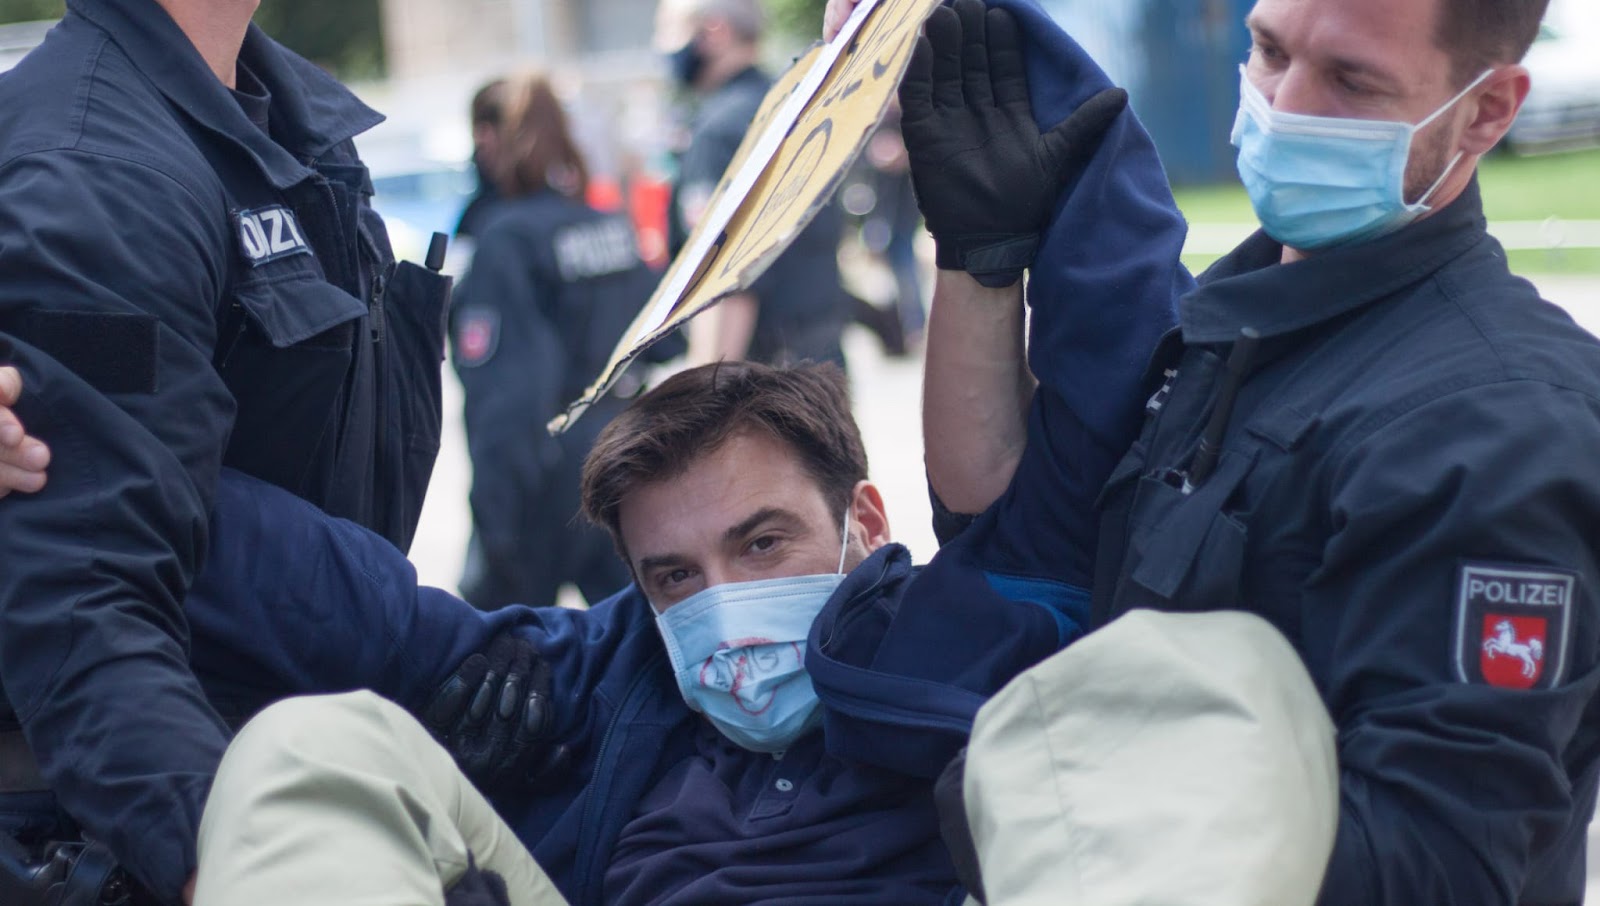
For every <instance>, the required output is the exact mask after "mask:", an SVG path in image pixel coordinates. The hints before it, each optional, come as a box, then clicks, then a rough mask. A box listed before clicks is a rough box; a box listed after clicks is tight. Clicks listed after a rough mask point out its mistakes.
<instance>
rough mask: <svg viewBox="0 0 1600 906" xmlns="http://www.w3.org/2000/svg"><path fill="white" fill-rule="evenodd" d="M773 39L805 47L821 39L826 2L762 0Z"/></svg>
mask: <svg viewBox="0 0 1600 906" xmlns="http://www.w3.org/2000/svg"><path fill="white" fill-rule="evenodd" d="M762 2H763V5H764V6H765V7H766V10H767V15H768V17H769V18H770V20H771V29H772V31H773V33H774V37H778V38H781V39H785V40H789V41H793V42H795V43H796V44H798V45H800V46H805V45H807V44H810V43H811V42H813V41H816V40H818V39H820V38H821V37H822V11H823V9H824V8H826V7H827V5H828V0H762Z"/></svg>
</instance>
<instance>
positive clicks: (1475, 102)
mask: <svg viewBox="0 0 1600 906" xmlns="http://www.w3.org/2000/svg"><path fill="white" fill-rule="evenodd" d="M1531 84H1532V82H1531V80H1530V79H1529V77H1528V70H1527V68H1526V67H1524V66H1520V65H1517V66H1504V67H1501V68H1499V69H1497V70H1495V72H1494V74H1493V75H1491V76H1489V77H1488V78H1487V79H1484V81H1483V84H1482V85H1479V86H1478V87H1477V89H1476V90H1475V91H1474V92H1473V94H1472V95H1471V96H1470V97H1469V98H1468V99H1467V101H1468V103H1470V104H1471V105H1472V107H1471V109H1472V110H1473V118H1472V121H1471V122H1470V123H1468V124H1467V129H1466V131H1465V132H1463V133H1462V135H1461V150H1462V151H1463V152H1464V153H1466V154H1474V155H1477V154H1487V153H1488V151H1489V149H1490V148H1493V147H1494V146H1495V144H1496V143H1497V142H1499V141H1500V139H1502V138H1504V137H1505V134H1506V132H1508V131H1509V130H1510V129H1511V121H1512V120H1515V119H1516V118H1517V111H1518V110H1521V109H1522V102H1523V101H1524V100H1527V97H1528V88H1529V86H1530V85H1531Z"/></svg>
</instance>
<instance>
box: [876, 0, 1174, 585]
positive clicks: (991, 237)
mask: <svg viewBox="0 0 1600 906" xmlns="http://www.w3.org/2000/svg"><path fill="white" fill-rule="evenodd" d="M901 95H902V105H903V106H904V108H905V111H906V112H905V120H904V123H903V128H904V132H905V135H906V144H907V148H908V150H909V152H910V155H911V162H912V174H913V179H914V180H915V181H916V185H917V190H918V201H919V203H920V204H921V206H922V209H923V213H924V215H925V216H926V217H927V220H928V224H929V229H930V230H931V231H932V232H933V234H934V238H935V242H936V243H937V245H938V248H939V256H938V263H939V266H940V268H941V270H940V280H939V283H938V285H937V286H936V291H935V297H934V307H933V313H932V314H931V316H930V327H929V330H930V335H929V344H928V356H927V363H926V389H925V393H924V403H923V406H924V433H925V442H926V447H927V449H928V473H929V480H930V483H931V485H932V487H933V489H934V491H935V493H936V494H937V496H938V497H939V498H940V499H941V502H943V503H944V504H945V505H946V506H947V507H948V508H949V509H952V510H955V511H957V512H966V513H976V512H978V511H981V510H983V509H986V508H987V507H989V506H990V505H992V504H993V503H994V502H995V501H996V500H997V499H999V498H1000V497H1001V496H1002V494H1004V493H1005V492H1006V491H1007V489H1008V488H1012V487H1013V486H1015V490H1014V492H1013V494H1012V497H1013V500H1012V503H1013V504H1014V505H1015V507H1016V508H1017V509H1018V510H1019V514H1018V516H1017V518H1016V519H1014V520H1009V521H1012V522H1015V523H1016V524H1018V525H1020V526H1025V527H1026V529H1025V531H1023V532H1021V534H1031V535H1032V536H1033V537H1034V538H1035V539H1037V540H1036V541H1035V542H1034V545H1036V546H1040V547H1041V548H1043V549H1054V550H1056V551H1057V553H1056V554H1055V555H1053V556H1055V557H1056V558H1057V559H1059V558H1060V556H1061V554H1060V551H1061V550H1063V549H1064V547H1065V546H1067V545H1070V548H1071V549H1072V550H1075V551H1079V552H1081V555H1082V556H1085V557H1086V556H1087V555H1088V554H1089V553H1091V552H1092V550H1093V546H1094V544H1093V539H1094V527H1093V526H1094V519H1093V501H1094V498H1095V496H1096V494H1097V493H1098V491H1099V487H1100V484H1101V483H1103V481H1104V480H1105V478H1106V475H1107V474H1108V473H1109V471H1110V468H1111V467H1112V465H1114V464H1115V462H1116V459H1117V457H1119V456H1120V455H1121V453H1122V452H1123V451H1124V450H1125V449H1126V447H1127V445H1128V444H1129V443H1130V442H1131V441H1132V439H1133V436H1134V433H1135V431H1136V429H1137V427H1138V417H1139V411H1140V407H1139V402H1140V401H1141V399H1142V395H1143V394H1142V378H1143V377H1144V370H1145V365H1146V362H1147V360H1148V358H1149V356H1150V353H1151V352H1152V351H1153V350H1154V347H1155V345H1156V342H1157V340H1158V339H1159V338H1160V336H1161V335H1162V333H1163V332H1165V331H1166V330H1167V329H1168V328H1169V327H1170V326H1171V324H1172V322H1173V312H1174V306H1175V300H1176V298H1177V296H1179V295H1181V293H1182V292H1185V291H1187V290H1188V289H1189V288H1190V287H1191V286H1192V281H1191V280H1190V278H1189V276H1188V274H1187V272H1186V271H1184V270H1183V267H1182V265H1181V264H1180V263H1179V260H1178V254H1179V251H1180V250H1181V247H1182V242H1183V235H1184V230H1185V227H1184V223H1183V220H1182V217H1181V216H1180V215H1179V214H1178V212H1177V209H1176V206H1175V205H1174V204H1173V201H1172V195H1171V191H1170V189H1169V188H1168V186H1167V183H1166V176H1165V173H1164V172H1163V171H1162V169H1161V164H1160V161H1159V159H1158V158H1157V157H1156V154H1155V148H1154V146H1153V145H1152V143H1151V142H1150V139H1149V136H1148V135H1146V134H1145V132H1144V130H1143V129H1142V128H1141V127H1140V126H1139V124H1138V121H1137V119H1136V118H1135V117H1134V116H1133V114H1132V113H1131V112H1128V111H1126V110H1124V109H1123V108H1124V104H1125V96H1124V95H1123V93H1122V92H1121V91H1120V90H1117V89H1114V88H1113V87H1112V85H1111V83H1110V81H1109V79H1107V78H1106V76H1105V74H1104V73H1103V72H1101V71H1100V70H1099V68H1098V67H1096V66H1095V64H1094V63H1093V61H1092V60H1090V59H1089V58H1088V56H1087V55H1086V54H1084V52H1083V51H1082V49H1081V48H1079V47H1078V46H1077V45H1076V44H1075V43H1074V42H1072V40H1071V39H1070V38H1068V37H1067V36H1066V35H1065V34H1064V33H1063V32H1062V31H1061V30H1060V29H1059V28H1058V27H1057V26H1056V25H1055V24H1054V23H1053V22H1051V21H1050V20H1049V18H1048V17H1047V16H1045V15H1044V14H1043V13H1041V12H1040V11H1039V10H1038V9H1037V8H1036V7H1034V6H1033V5H1031V4H1027V3H1013V2H1010V0H997V2H996V3H995V4H994V5H992V6H990V7H988V8H985V7H984V5H983V4H982V3H981V2H979V0H958V2H957V3H955V4H954V6H953V7H952V8H943V9H940V10H936V11H935V14H934V15H933V17H932V18H930V20H929V22H928V27H927V35H926V37H925V38H924V40H923V44H922V46H921V47H919V49H918V52H917V55H916V57H914V58H913V62H912V66H911V70H910V72H909V73H908V75H907V79H906V82H905V84H904V85H903V87H902V90H901ZM1024 268H1028V269H1030V270H1031V274H1032V278H1031V282H1030V283H1029V287H1028V303H1029V305H1030V307H1031V309H1032V316H1031V321H1030V322H1029V327H1028V330H1029V339H1028V342H1027V344H1026V347H1025V346H1024V342H1023V330H1022V325H1023V316H1022V310H1021V307H1020V305H1019V304H1018V296H1019V295H1020V291H1019V290H1018V289H1017V288H1016V286H1015V285H1011V286H1007V285H1006V284H1008V283H1011V284H1014V283H1015V281H1017V280H1018V279H1019V278H1020V276H1021V273H1022V271H1023V270H1024ZM1024 348H1026V363H1025V362H1024ZM1030 374H1031V376H1032V377H1036V378H1037V380H1038V383H1039V385H1040V387H1039V392H1038V393H1036V394H1033V395H1032V398H1031V399H1030V398H1029V396H1028V391H1029V390H1030V389H1031V382H1030ZM1028 461H1031V462H1032V463H1033V465H1032V466H1026V467H1025V465H1024V463H1025V462H1028ZM1040 556H1041V557H1044V558H1049V557H1050V556H1052V555H1050V554H1048V553H1044V552H1041V555H1040ZM1086 569H1087V567H1086V564H1085V563H1083V562H1080V563H1079V564H1078V567H1076V568H1075V571H1076V572H1078V573H1080V575H1078V576H1075V577H1073V581H1086V580H1087V577H1086V575H1081V574H1082V573H1085V572H1086Z"/></svg>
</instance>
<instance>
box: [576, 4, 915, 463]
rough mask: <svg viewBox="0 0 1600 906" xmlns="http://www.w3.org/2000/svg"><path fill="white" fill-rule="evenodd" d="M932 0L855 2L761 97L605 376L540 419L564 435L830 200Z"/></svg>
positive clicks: (754, 273)
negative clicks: (834, 30) (648, 354)
mask: <svg viewBox="0 0 1600 906" xmlns="http://www.w3.org/2000/svg"><path fill="white" fill-rule="evenodd" d="M937 5H938V0H865V2H863V3H861V4H860V5H859V6H857V7H856V9H855V12H854V13H853V14H852V15H851V17H850V19H849V21H847V22H846V23H845V26H844V28H843V29H841V30H840V32H839V35H838V36H837V37H835V38H834V40H833V41H831V42H829V43H828V44H826V45H818V46H817V47H814V48H812V50H811V51H810V52H809V53H807V54H806V55H805V56H804V57H802V58H801V59H800V60H799V61H798V62H796V63H795V65H794V66H792V67H790V69H789V71H788V72H786V73H784V75H783V77H782V78H780V79H779V80H778V81H777V83H776V84H774V85H773V86H772V90H771V91H769V92H768V93H767V97H766V99H765V100H764V101H763V102H762V105H761V109H760V110H759V111H758V112H757V113H756V117H755V119H754V120H753V121H752V122H751V125H750V129H749V131H747V132H746V133H745V138H744V141H743V143H741V144H740V146H739V150H738V152H737V153H736V154H735V155H734V159H733V163H731V164H730V165H729V166H728V170H727V172H726V173H724V174H723V177H722V180H721V181H720V182H718V184H717V188H716V190H715V191H714V192H713V193H712V196H711V200H710V202H709V203H708V205H707V207H706V212H707V213H706V215H705V216H704V217H703V218H702V219H701V222H700V223H699V225H698V226H696V228H695V230H694V232H693V233H691V234H690V236H689V241H688V243H687V244H686V245H685V246H684V249H683V251H682V252H681V253H680V254H679V255H678V257H677V258H676V259H674V260H673V262H672V264H671V266H669V267H668V268H667V272H666V274H665V275H664V276H663V277H662V279H661V283H660V284H659V285H658V286H657V287H656V291H655V293H654V294H652V295H651V297H650V301H649V302H648V303H646V304H645V306H644V309H643V310H642V311H640V313H639V316H638V317H637V318H635V319H634V322H633V324H632V325H631V326H630V327H629V328H628V331H627V333H625V334H624V335H623V337H622V340H621V342H620V343H618V344H617V348H616V350H615V351H614V352H613V353H612V354H611V361H610V363H609V364H608V365H607V366H606V369H605V371H603V372H602V373H601V374H600V377H599V378H598V379H597V380H596V381H595V383H594V384H593V385H591V386H590V387H589V389H588V390H587V391H585V392H584V394H583V396H582V397H580V398H579V399H578V400H577V401H576V402H574V403H572V404H571V405H570V406H568V407H567V411H566V412H565V413H564V414H562V415H559V416H557V417H556V418H555V419H553V420H551V422H550V426H549V427H550V431H551V433H552V434H559V433H561V432H562V431H565V430H566V429H567V428H568V427H569V426H571V425H572V423H573V422H575V421H577V419H578V418H579V417H580V416H582V415H583V413H584V412H585V411H586V410H587V409H588V408H589V406H590V405H592V404H593V403H594V401H595V400H597V399H599V398H600V397H601V396H603V395H604V394H605V393H606V391H608V390H610V389H611V387H612V385H613V384H615V383H616V381H617V378H619V377H621V376H622V372H623V371H624V370H626V369H627V367H628V365H629V364H630V363H631V362H632V361H633V360H634V359H635V358H636V357H638V355H639V353H641V352H643V351H644V350H645V349H647V348H649V346H650V344H652V343H654V342H656V341H657V340H659V339H661V338H662V337H664V336H666V335H667V334H669V333H671V332H672V331H673V330H675V329H676V328H677V327H678V326H679V325H681V324H683V323H684V322H685V321H688V320H689V319H690V318H692V317H694V316H695V315H697V314H699V313H700V312H702V311H704V310H706V309H707V308H710V307H711V306H712V305H715V304H716V303H717V302H718V301H719V300H721V299H723V298H725V297H727V296H729V295H732V294H734V293H737V292H740V291H741V290H744V289H747V288H749V286H750V285H751V284H752V283H754V282H755V280H756V278H758V277H760V276H761V274H762V272H764V271H765V270H766V268H767V266H768V265H770V264H771V263H772V261H773V260H774V259H776V258H777V257H778V255H779V254H781V253H782V252H783V250H784V249H786V248H788V246H789V243H791V242H792V241H794V238H795V237H796V236H798V235H799V234H800V231H801V230H803V229H804V228H805V227H806V225H807V224H809V223H810V222H811V220H812V218H813V217H815V216H816V214H817V212H818V211H819V210H821V209H822V206H823V205H825V204H828V203H830V201H831V200H832V198H833V193H834V190H835V189H837V188H838V187H839V184H840V183H841V182H843V180H844V177H845V174H846V172H847V171H848V169H849V167H850V165H851V164H852V163H854V162H855V159H856V157H857V156H858V155H859V154H860V153H861V150H862V148H864V147H865V146H866V143H867V139H868V138H870V137H871V135H872V132H873V130H874V129H875V128H876V127H877V125H878V121H879V120H880V119H881V118H882V117H883V112H884V110H885V109H887V107H888V105H889V99H890V98H891V97H893V96H894V92H895V90H896V88H897V87H898V86H899V84H900V79H901V77H902V76H903V75H904V74H905V70H906V64H907V63H908V62H909V61H910V59H911V50H912V48H913V47H914V46H915V45H916V39H917V35H918V34H919V32H920V30H921V28H922V23H923V20H925V19H926V18H927V17H928V15H929V13H931V12H932V11H933V8H934V7H935V6H937Z"/></svg>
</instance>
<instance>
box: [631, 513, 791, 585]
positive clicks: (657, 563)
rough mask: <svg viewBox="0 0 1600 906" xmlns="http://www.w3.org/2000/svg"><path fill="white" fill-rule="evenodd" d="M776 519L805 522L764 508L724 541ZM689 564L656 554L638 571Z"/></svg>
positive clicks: (643, 559)
mask: <svg viewBox="0 0 1600 906" xmlns="http://www.w3.org/2000/svg"><path fill="white" fill-rule="evenodd" d="M774 519H777V520H782V521H784V522H790V523H796V524H799V523H802V522H803V521H804V520H802V519H801V518H800V517H799V515H797V514H796V513H795V512H794V511H792V510H786V509H784V508H782V507H776V506H769V507H762V508H761V509H759V510H756V511H755V512H754V513H751V514H750V515H749V516H746V517H745V518H744V519H741V520H740V521H739V524H738V525H735V526H732V527H731V528H729V529H728V530H727V531H725V532H723V533H722V538H723V540H724V541H728V542H733V541H737V540H739V539H740V538H743V537H744V536H745V535H748V534H750V533H751V532H753V531H755V530H756V529H757V528H759V527H760V526H761V524H762V523H764V522H768V521H771V520H774ZM689 562H690V559H689V558H688V557H686V556H684V555H683V554H655V555H652V556H649V557H641V558H640V559H639V567H638V569H639V572H641V573H644V572H648V571H650V570H653V569H661V568H663V567H669V566H671V567H676V566H685V565H688V564H689Z"/></svg>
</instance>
